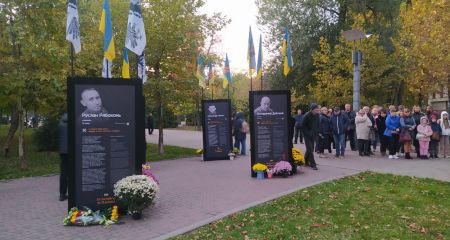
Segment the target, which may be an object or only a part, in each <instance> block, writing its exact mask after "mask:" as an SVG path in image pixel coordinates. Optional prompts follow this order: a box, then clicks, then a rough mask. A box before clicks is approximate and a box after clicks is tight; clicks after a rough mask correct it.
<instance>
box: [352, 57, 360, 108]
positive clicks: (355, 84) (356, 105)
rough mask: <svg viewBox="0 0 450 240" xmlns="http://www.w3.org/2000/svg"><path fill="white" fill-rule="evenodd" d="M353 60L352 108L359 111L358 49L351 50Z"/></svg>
mask: <svg viewBox="0 0 450 240" xmlns="http://www.w3.org/2000/svg"><path fill="white" fill-rule="evenodd" d="M352 62H353V110H354V111H359V109H360V106H359V92H360V82H359V80H360V74H361V72H360V65H361V53H360V52H359V51H358V50H353V55H352Z"/></svg>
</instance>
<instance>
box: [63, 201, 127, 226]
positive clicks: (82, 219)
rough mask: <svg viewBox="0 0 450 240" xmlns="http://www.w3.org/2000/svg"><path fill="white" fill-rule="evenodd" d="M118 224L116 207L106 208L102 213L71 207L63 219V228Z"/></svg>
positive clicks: (86, 208) (85, 208)
mask: <svg viewBox="0 0 450 240" xmlns="http://www.w3.org/2000/svg"><path fill="white" fill-rule="evenodd" d="M118 222H119V215H118V209H117V206H113V207H112V208H108V209H106V210H104V211H100V210H97V211H95V212H94V211H92V210H91V209H89V208H88V207H83V209H78V208H76V207H73V208H71V209H70V211H69V215H68V216H67V217H66V218H64V221H63V223H64V226H88V225H104V226H105V227H108V226H109V225H110V224H116V223H118Z"/></svg>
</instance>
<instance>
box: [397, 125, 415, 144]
mask: <svg viewBox="0 0 450 240" xmlns="http://www.w3.org/2000/svg"><path fill="white" fill-rule="evenodd" d="M399 140H400V142H409V141H411V140H412V137H411V132H410V131H409V130H408V129H405V128H403V129H402V131H401V132H400V137H399Z"/></svg>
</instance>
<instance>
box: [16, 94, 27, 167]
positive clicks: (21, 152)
mask: <svg viewBox="0 0 450 240" xmlns="http://www.w3.org/2000/svg"><path fill="white" fill-rule="evenodd" d="M17 112H18V113H19V162H20V169H22V170H25V169H27V168H28V164H27V160H26V159H25V154H24V138H23V132H24V129H25V126H24V124H23V120H24V119H23V117H24V115H23V106H22V98H19V101H18V103H17Z"/></svg>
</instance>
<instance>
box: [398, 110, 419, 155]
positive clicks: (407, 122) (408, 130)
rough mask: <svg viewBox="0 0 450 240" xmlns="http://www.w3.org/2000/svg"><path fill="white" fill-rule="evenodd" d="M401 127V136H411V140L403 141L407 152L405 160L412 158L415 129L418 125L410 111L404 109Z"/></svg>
mask: <svg viewBox="0 0 450 240" xmlns="http://www.w3.org/2000/svg"><path fill="white" fill-rule="evenodd" d="M400 126H401V131H400V135H409V136H411V140H405V141H403V149H404V150H405V159H412V158H411V145H412V142H413V141H412V139H413V133H414V129H416V123H415V122H414V118H413V117H412V116H411V114H410V112H409V109H408V108H405V109H403V116H402V117H401V118H400Z"/></svg>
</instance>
